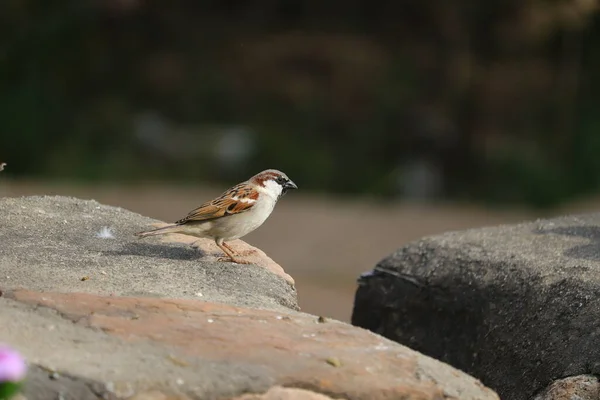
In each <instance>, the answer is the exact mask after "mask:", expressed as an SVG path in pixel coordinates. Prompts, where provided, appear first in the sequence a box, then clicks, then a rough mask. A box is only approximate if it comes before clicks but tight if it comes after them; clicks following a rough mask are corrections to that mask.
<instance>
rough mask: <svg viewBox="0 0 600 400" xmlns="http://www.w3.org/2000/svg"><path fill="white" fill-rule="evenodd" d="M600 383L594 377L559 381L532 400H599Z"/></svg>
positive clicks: (569, 378) (574, 377)
mask: <svg viewBox="0 0 600 400" xmlns="http://www.w3.org/2000/svg"><path fill="white" fill-rule="evenodd" d="M598 399H600V382H599V381H598V377H596V376H594V375H579V376H571V377H568V378H564V379H559V380H557V381H555V382H552V384H551V385H550V386H549V387H548V388H547V389H545V390H544V391H543V392H542V393H540V394H538V395H537V396H535V397H534V398H533V399H532V400H598Z"/></svg>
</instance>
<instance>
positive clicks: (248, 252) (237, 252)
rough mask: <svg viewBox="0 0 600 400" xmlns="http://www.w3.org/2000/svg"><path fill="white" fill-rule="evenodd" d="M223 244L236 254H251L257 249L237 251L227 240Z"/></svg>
mask: <svg viewBox="0 0 600 400" xmlns="http://www.w3.org/2000/svg"><path fill="white" fill-rule="evenodd" d="M223 246H225V247H227V248H228V249H229V251H231V252H232V253H233V254H235V255H236V256H249V255H250V254H253V253H256V250H253V249H251V250H244V251H242V252H239V251H236V250H234V249H232V248H231V246H230V245H228V244H227V243H225V242H223Z"/></svg>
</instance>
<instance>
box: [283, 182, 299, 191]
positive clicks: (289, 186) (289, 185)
mask: <svg viewBox="0 0 600 400" xmlns="http://www.w3.org/2000/svg"><path fill="white" fill-rule="evenodd" d="M283 188H284V189H298V186H296V184H295V183H294V182H292V181H287V182H286V183H285V185H283Z"/></svg>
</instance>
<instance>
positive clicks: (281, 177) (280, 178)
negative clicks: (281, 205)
mask: <svg viewBox="0 0 600 400" xmlns="http://www.w3.org/2000/svg"><path fill="white" fill-rule="evenodd" d="M276 182H277V183H279V184H280V185H283V184H284V183H285V182H286V179H285V178H284V177H283V176H280V177H278V178H277V179H276Z"/></svg>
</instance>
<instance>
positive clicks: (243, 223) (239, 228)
mask: <svg viewBox="0 0 600 400" xmlns="http://www.w3.org/2000/svg"><path fill="white" fill-rule="evenodd" d="M290 189H298V186H296V184H295V183H294V182H292V180H291V179H290V178H288V176H287V175H286V174H284V173H283V172H281V171H278V170H276V169H267V170H264V171H262V172H259V173H258V174H256V175H254V176H253V177H251V178H250V179H248V180H247V181H244V182H241V183H238V184H237V185H235V186H232V187H231V188H229V189H227V190H226V191H225V192H223V193H222V194H221V195H220V196H218V197H216V198H215V199H213V200H210V201H207V202H205V203H203V204H201V205H200V206H199V207H197V208H195V209H193V210H192V211H190V212H189V213H188V214H187V216H185V217H184V218H181V219H180V220H178V221H176V222H175V223H174V224H171V225H168V226H165V227H162V228H156V229H152V230H148V231H142V232H137V233H135V236H138V237H139V238H145V237H148V236H155V235H164V234H168V233H182V234H185V235H190V236H194V237H198V238H210V239H213V240H214V241H215V244H216V245H217V246H218V247H219V248H220V249H221V250H222V251H223V252H224V253H225V254H226V255H227V257H220V258H219V261H230V262H233V263H237V264H250V262H249V261H247V260H245V259H243V258H240V257H239V255H238V254H236V252H235V251H234V250H233V249H232V248H231V247H230V246H229V245H228V244H227V242H229V241H231V240H235V239H239V238H241V237H243V236H245V235H247V234H249V233H250V232H252V231H254V230H255V229H256V228H258V227H259V226H261V225H262V224H263V223H264V222H265V221H266V219H267V218H268V217H269V215H271V212H273V209H274V208H275V204H277V201H278V200H279V199H280V198H281V197H282V196H283V195H284V194H286V192H287V191H288V190H290Z"/></svg>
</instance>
